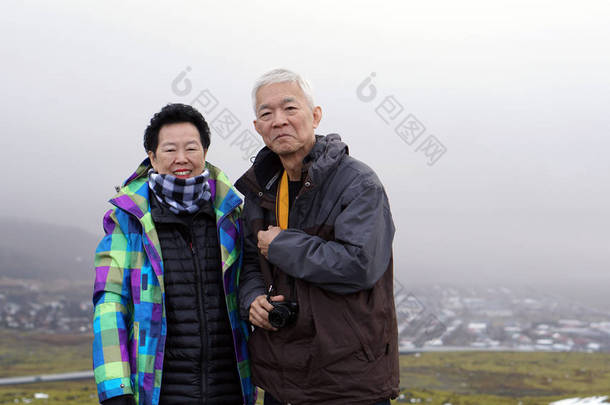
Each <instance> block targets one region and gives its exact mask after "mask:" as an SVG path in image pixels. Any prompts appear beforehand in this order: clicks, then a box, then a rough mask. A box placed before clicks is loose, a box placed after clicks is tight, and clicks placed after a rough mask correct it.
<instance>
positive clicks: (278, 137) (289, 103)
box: [254, 82, 322, 156]
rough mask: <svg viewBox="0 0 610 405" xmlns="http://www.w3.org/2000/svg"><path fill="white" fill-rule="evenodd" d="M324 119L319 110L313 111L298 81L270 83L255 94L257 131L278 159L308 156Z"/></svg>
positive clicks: (255, 126) (255, 124)
mask: <svg viewBox="0 0 610 405" xmlns="http://www.w3.org/2000/svg"><path fill="white" fill-rule="evenodd" d="M321 118H322V110H321V109H320V107H315V108H314V109H313V111H312V110H311V108H310V107H309V105H308V104H307V99H306V98H305V94H304V93H303V90H301V88H300V87H299V85H298V84H297V83H296V82H284V83H273V84H268V85H266V86H263V87H261V88H260V89H258V91H257V93H256V120H254V128H256V132H258V133H259V134H260V135H261V136H262V137H263V141H264V142H265V145H267V147H268V148H269V149H271V150H272V151H273V152H275V153H277V154H278V155H279V156H286V155H291V154H295V153H299V152H302V154H303V155H306V154H307V153H309V150H310V149H311V147H312V146H313V144H314V143H315V135H314V129H315V128H317V127H318V124H319V123H320V119H321Z"/></svg>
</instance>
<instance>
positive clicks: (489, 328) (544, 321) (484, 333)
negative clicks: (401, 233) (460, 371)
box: [394, 280, 610, 352]
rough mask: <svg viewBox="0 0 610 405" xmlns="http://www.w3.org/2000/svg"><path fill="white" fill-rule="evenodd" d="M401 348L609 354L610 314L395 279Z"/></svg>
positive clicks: (542, 297)
mask: <svg viewBox="0 0 610 405" xmlns="http://www.w3.org/2000/svg"><path fill="white" fill-rule="evenodd" d="M394 288H395V292H394V293H395V303H396V310H397V317H398V331H399V339H400V350H401V351H402V352H410V351H433V350H437V351H442V350H447V351H449V350H498V351H502V350H503V351H562V352H563V351H579V352H610V314H607V313H603V312H601V311H599V310H596V309H594V308H590V307H587V306H584V305H579V304H578V303H574V302H570V301H569V300H566V299H565V298H562V297H555V296H552V295H546V294H542V293H540V292H537V291H534V290H529V289H515V288H508V287H493V288H492V287H476V288H475V287H455V286H439V285H432V286H428V287H423V288H422V287H418V288H406V287H405V285H403V284H401V283H400V282H399V281H398V280H396V281H395V287H394Z"/></svg>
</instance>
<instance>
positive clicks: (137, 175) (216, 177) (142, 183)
mask: <svg viewBox="0 0 610 405" xmlns="http://www.w3.org/2000/svg"><path fill="white" fill-rule="evenodd" d="M205 167H206V169H208V170H209V171H210V179H209V180H208V182H209V184H210V191H211V194H212V197H211V201H212V205H213V206H214V211H215V214H216V217H217V219H220V218H222V217H223V216H224V215H226V214H227V213H229V212H230V211H232V210H233V209H234V208H235V207H237V206H239V205H240V204H241V203H242V200H241V198H240V197H239V195H238V194H237V192H236V191H235V189H234V188H233V186H232V185H231V182H230V181H229V179H228V177H227V176H226V175H225V174H224V172H223V171H222V170H220V169H219V168H218V167H216V166H214V165H213V164H211V163H209V162H206V163H205ZM151 168H152V165H151V164H150V159H149V158H146V159H144V160H143V161H142V163H140V165H139V166H138V168H137V169H136V171H135V172H133V174H132V175H131V176H129V177H128V178H127V180H125V182H124V183H123V186H122V187H121V189H120V190H119V192H118V193H117V194H116V195H115V196H114V197H113V198H112V199H111V200H110V202H111V203H112V204H114V205H116V206H117V207H119V208H122V209H124V210H126V211H128V212H129V213H131V214H133V215H135V216H136V217H137V218H139V219H141V218H142V217H143V216H144V215H145V213H147V212H148V211H149V210H150V209H149V202H148V198H149V188H148V171H149V170H150V169H151Z"/></svg>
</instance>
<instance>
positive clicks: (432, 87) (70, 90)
mask: <svg viewBox="0 0 610 405" xmlns="http://www.w3.org/2000/svg"><path fill="white" fill-rule="evenodd" d="M236 4H237V3H236ZM236 4H233V3H231V2H229V3H226V4H224V3H223V4H222V5H221V4H216V3H214V4H212V3H209V4H206V3H205V2H204V3H196V2H181V3H177V4H175V5H174V6H173V7H172V9H171V12H167V9H166V8H164V6H161V5H157V4H146V5H145V4H144V3H139V4H138V3H120V2H104V3H97V4H84V3H80V2H71V1H64V2H59V3H46V2H42V1H39V2H36V1H35V2H27V3H22V2H17V1H8V2H4V3H3V6H2V13H0V34H1V35H0V43H1V48H2V50H3V51H2V52H3V64H2V66H0V73H1V74H2V77H3V78H4V79H3V97H2V101H1V103H2V109H1V113H0V114H1V115H2V119H1V120H0V130H1V131H2V138H1V139H2V150H3V152H4V155H3V158H2V160H1V163H0V165H1V167H2V168H3V169H4V172H5V173H10V174H11V175H9V176H5V177H4V179H3V185H4V191H3V192H2V199H0V208H1V212H2V213H3V214H2V215H3V216H4V217H5V218H10V220H8V219H3V220H2V221H3V222H2V244H1V245H0V255H1V256H0V259H1V263H2V268H1V269H0V274H1V275H2V276H21V277H24V278H29V277H32V278H35V277H40V278H43V279H44V278H45V277H48V276H49V274H51V272H52V273H53V274H56V275H57V277H74V278H76V279H80V280H88V279H91V277H92V269H91V263H92V260H93V259H92V256H93V251H94V249H95V243H97V241H98V240H99V239H100V238H101V236H102V228H101V218H102V215H103V214H104V212H105V210H107V209H108V208H109V207H110V206H109V204H108V203H107V200H108V199H109V198H110V197H111V196H112V195H113V193H114V186H116V185H118V184H120V183H121V182H122V181H123V180H124V179H126V178H127V177H128V176H129V175H130V174H131V173H132V172H133V170H135V168H136V167H137V165H138V164H139V162H140V161H141V160H142V159H143V158H144V157H145V154H144V151H143V149H142V145H141V139H142V134H143V131H144V128H145V127H146V125H147V122H148V120H149V119H150V117H151V116H152V114H153V113H155V112H156V111H158V110H159V109H160V108H161V107H162V106H163V105H164V104H166V103H168V102H183V103H193V102H194V100H196V98H197V97H198V95H199V94H200V93H201V92H202V91H204V90H206V91H208V92H209V94H212V95H213V97H214V98H215V99H216V100H217V101H218V107H217V108H216V109H214V110H213V111H210V112H209V113H206V114H204V115H206V118H207V119H208V121H210V122H212V121H213V120H214V119H215V118H216V117H217V115H218V114H219V113H220V111H221V110H222V109H228V110H230V111H231V113H232V114H234V116H235V117H236V118H237V119H238V120H239V128H238V129H237V130H236V132H235V133H234V134H231V135H230V136H227V135H226V134H222V133H219V132H218V131H216V132H215V131H214V130H212V145H211V148H210V152H209V155H208V159H209V160H210V161H211V162H213V163H214V164H216V165H218V166H220V167H222V168H223V169H224V170H225V171H226V172H227V174H228V175H229V177H230V178H231V179H233V180H235V179H237V177H238V176H239V175H240V174H241V173H243V172H244V171H245V170H246V169H247V168H248V167H249V164H250V163H249V157H250V156H251V155H253V154H254V153H255V152H256V149H252V148H250V149H246V150H244V149H243V144H242V145H240V144H239V143H238V142H237V137H238V134H239V133H241V131H245V130H248V131H250V133H251V134H253V135H254V136H256V135H255V133H254V130H253V128H252V124H251V120H252V118H253V116H252V112H251V105H250V89H251V86H252V84H253V81H254V80H255V79H256V78H257V77H258V76H259V75H260V74H262V73H263V72H265V71H267V70H269V69H271V68H274V67H279V66H282V67H287V68H290V69H293V70H295V71H297V72H300V73H301V74H303V76H305V77H306V78H308V79H309V80H310V81H311V82H312V85H313V88H314V95H315V97H316V99H315V101H316V104H319V105H321V106H322V109H323V114H324V115H323V118H322V123H321V126H320V128H319V129H318V133H321V134H326V133H330V132H337V133H339V134H341V135H342V137H343V139H344V140H345V141H346V142H347V143H348V145H349V146H350V153H351V154H352V155H353V156H355V157H357V158H359V159H361V160H363V161H364V162H365V163H367V164H369V165H370V166H371V167H373V168H374V169H375V171H376V172H377V173H378V175H379V177H380V178H381V179H382V181H383V182H384V184H385V186H386V189H387V192H388V195H389V197H390V203H391V207H392V211H393V215H394V220H395V223H396V227H397V233H396V237H395V242H394V250H395V272H396V276H397V278H398V279H399V280H401V282H403V283H405V284H407V285H409V284H411V283H413V285H418V286H419V285H432V284H438V283H442V284H449V285H451V284H456V285H469V284H473V285H483V286H485V285H512V286H515V287H517V288H520V286H528V287H532V288H536V289H538V290H540V291H544V292H550V293H556V294H559V295H561V296H565V297H566V299H568V298H569V299H575V300H578V301H584V302H588V303H591V304H592V305H595V306H596V307H598V308H605V309H606V310H608V309H609V308H610V299H608V298H607V294H606V293H605V290H606V286H607V285H608V284H609V283H610V272H609V271H608V269H609V268H610V249H609V247H610V246H609V241H610V214H609V212H608V207H609V206H610V159H608V158H607V151H608V150H609V148H610V137H608V132H609V130H610V116H609V115H608V113H607V111H608V106H609V105H610V80H609V78H608V74H607V72H608V71H610V54H608V52H605V49H607V45H608V38H610V28H609V26H608V24H607V21H606V18H604V15H607V12H608V11H609V9H608V5H607V3H605V2H602V1H597V2H596V1H594V2H588V3H586V5H583V6H579V7H576V6H575V5H573V3H570V2H549V1H540V2H533V3H532V2H526V1H523V2H511V3H501V4H500V3H498V4H490V3H487V2H483V1H469V2H466V3H460V4H459V5H458V4H453V3H450V2H441V3H434V4H432V3H430V4H427V3H408V2H407V3H404V2H381V3H379V4H375V5H374V6H373V5H372V4H370V3H368V2H350V3H349V5H347V3H341V2H338V3H333V4H327V3H319V4H318V6H319V7H307V8H304V7H303V8H299V10H298V12H296V10H289V9H286V8H284V7H277V5H274V4H273V2H272V3H260V2H253V3H248V4H239V7H236ZM134 16H138V18H134ZM254 16H257V17H256V18H255V17H254ZM335 16H340V18H335ZM181 74H184V76H182V78H183V79H182V80H181V81H180V80H178V81H177V78H178V77H179V76H180V75H181ZM185 80H188V83H189V84H188V85H187V82H186V81H185ZM366 80H369V81H368V82H367V83H368V84H369V85H370V86H373V87H374V91H375V97H373V99H372V100H370V101H367V100H365V99H364V98H363V97H362V89H363V88H364V89H365V90H366V91H368V92H369V93H370V89H371V87H366V86H365V87H362V85H363V83H365V81H366ZM176 83H178V84H177V85H176ZM189 86H190V87H189ZM176 89H181V91H177V90H176ZM359 89H361V91H360V93H359ZM187 90H188V91H187ZM359 94H360V95H359ZM369 95H370V94H369ZM390 96H391V97H393V99H392V100H393V103H394V104H393V106H394V108H395V109H394V110H393V112H390V113H388V110H387V107H388V105H389V104H387V103H386V104H383V103H384V102H387V100H388V97H390ZM194 105H195V106H197V103H194ZM384 108H385V109H384ZM384 111H385V114H386V115H385V116H384V115H383V114H384ZM398 112H399V114H397V113H398ZM409 114H411V115H413V116H414V117H416V118H417V120H418V121H419V122H420V123H421V124H422V125H423V126H424V127H425V132H424V134H423V135H422V137H421V138H420V140H423V139H424V138H426V137H428V136H430V135H432V136H434V137H435V138H436V139H437V140H438V141H439V142H440V143H441V144H442V146H443V147H444V148H445V150H446V151H445V152H444V153H443V154H442V156H440V157H438V156H437V158H438V159H437V160H435V161H434V162H433V163H432V164H431V161H430V158H429V157H428V156H426V155H425V154H424V153H422V151H421V150H419V151H418V150H417V147H418V144H419V142H420V141H417V142H414V143H413V144H409V143H408V142H407V141H406V140H405V139H403V138H401V136H399V135H398V133H397V132H396V130H395V128H396V124H397V123H399V121H400V120H402V119H403V118H405V117H407V116H408V115H409ZM394 115H395V116H396V117H395V118H396V119H395V120H393V121H391V122H389V120H388V116H394ZM384 117H385V118H384ZM386 121H388V122H386ZM426 139H427V138H426ZM17 173H18V174H17Z"/></svg>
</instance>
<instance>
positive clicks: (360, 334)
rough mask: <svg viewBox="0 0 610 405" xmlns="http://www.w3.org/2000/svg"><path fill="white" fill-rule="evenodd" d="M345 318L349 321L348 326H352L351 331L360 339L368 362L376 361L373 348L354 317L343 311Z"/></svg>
mask: <svg viewBox="0 0 610 405" xmlns="http://www.w3.org/2000/svg"><path fill="white" fill-rule="evenodd" d="M343 317H344V318H345V320H346V321H347V324H348V325H349V326H350V328H351V331H352V332H353V333H354V335H355V336H356V337H357V338H358V341H359V342H360V346H361V348H362V352H363V353H364V356H365V357H366V360H367V361H369V362H370V361H374V360H375V358H376V356H375V354H374V353H373V350H372V348H371V346H370V345H369V344H368V342H367V339H366V338H365V337H364V334H363V332H362V330H361V328H360V325H358V323H357V322H356V320H355V319H354V317H353V316H352V315H351V314H350V313H349V312H348V311H347V310H345V311H343Z"/></svg>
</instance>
